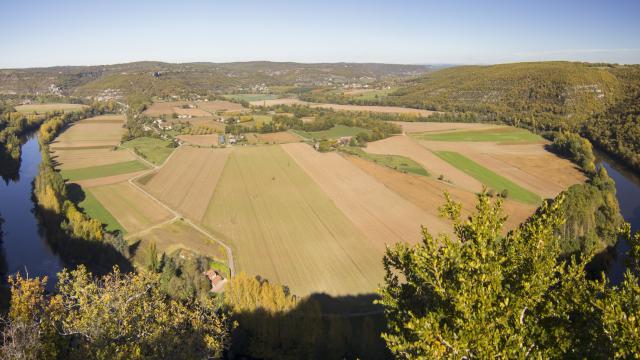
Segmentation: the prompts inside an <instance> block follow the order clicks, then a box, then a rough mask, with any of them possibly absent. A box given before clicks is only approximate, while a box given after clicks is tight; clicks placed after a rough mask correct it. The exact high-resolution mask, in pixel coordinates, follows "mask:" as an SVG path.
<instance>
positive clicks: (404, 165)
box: [341, 147, 429, 176]
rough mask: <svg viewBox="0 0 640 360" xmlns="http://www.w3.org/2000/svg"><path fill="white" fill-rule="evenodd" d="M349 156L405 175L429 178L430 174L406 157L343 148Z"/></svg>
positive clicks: (355, 148) (354, 148)
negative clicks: (410, 174)
mask: <svg viewBox="0 0 640 360" xmlns="http://www.w3.org/2000/svg"><path fill="white" fill-rule="evenodd" d="M341 150H342V151H344V152H345V153H347V154H351V155H355V156H358V157H360V158H363V159H365V160H368V161H373V162H374V163H376V164H379V165H382V166H386V167H388V168H391V169H394V170H398V171H401V172H403V173H412V174H416V175H421V176H429V172H428V171H427V170H425V168H423V167H422V165H420V164H418V163H417V162H415V161H413V160H412V159H409V158H408V157H406V156H401V155H383V154H369V153H367V152H365V151H363V150H362V149H360V148H357V147H345V148H341Z"/></svg>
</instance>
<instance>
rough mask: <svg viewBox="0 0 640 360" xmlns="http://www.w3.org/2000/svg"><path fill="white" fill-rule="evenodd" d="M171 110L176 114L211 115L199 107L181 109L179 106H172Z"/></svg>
mask: <svg viewBox="0 0 640 360" xmlns="http://www.w3.org/2000/svg"><path fill="white" fill-rule="evenodd" d="M173 112H174V113H176V114H178V115H187V116H194V117H202V116H211V113H209V112H207V111H204V110H201V109H183V108H179V107H175V108H173Z"/></svg>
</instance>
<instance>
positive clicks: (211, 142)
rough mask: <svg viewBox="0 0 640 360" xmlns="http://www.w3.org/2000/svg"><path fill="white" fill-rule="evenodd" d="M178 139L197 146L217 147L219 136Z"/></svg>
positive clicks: (179, 136) (180, 136) (180, 137)
mask: <svg viewBox="0 0 640 360" xmlns="http://www.w3.org/2000/svg"><path fill="white" fill-rule="evenodd" d="M177 138H178V139H180V140H182V141H184V142H186V143H188V144H192V145H197V146H217V145H218V134H209V135H178V136H177Z"/></svg>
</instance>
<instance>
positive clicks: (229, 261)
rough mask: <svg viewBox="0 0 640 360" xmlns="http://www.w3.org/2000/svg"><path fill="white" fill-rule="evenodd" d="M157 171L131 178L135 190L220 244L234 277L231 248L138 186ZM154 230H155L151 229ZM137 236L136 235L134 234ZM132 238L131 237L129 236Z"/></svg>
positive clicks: (173, 153) (174, 218)
mask: <svg viewBox="0 0 640 360" xmlns="http://www.w3.org/2000/svg"><path fill="white" fill-rule="evenodd" d="M179 148H180V147H178V148H177V149H176V150H175V151H174V152H172V153H171V155H169V157H167V159H166V160H165V161H164V163H163V164H162V165H161V166H155V168H156V169H158V168H162V167H163V166H164V165H165V164H167V163H168V162H169V161H170V160H171V158H172V157H173V156H174V155H175V153H176V152H177V150H178V149H179ZM134 155H135V156H136V157H137V158H139V159H142V157H141V156H138V155H137V154H135V153H134ZM154 170H155V169H153V168H152V169H151V170H149V171H147V172H145V173H143V174H140V175H139V176H137V177H134V178H131V179H129V183H130V184H131V185H133V186H134V187H135V188H137V189H138V190H140V191H141V192H142V193H144V194H145V195H146V196H148V197H149V198H151V199H153V200H154V201H155V202H157V203H158V204H160V205H161V206H162V207H164V208H165V209H167V210H168V211H170V212H171V213H172V214H173V216H174V217H173V219H172V220H176V219H180V218H182V219H184V222H185V223H187V224H189V225H191V226H192V227H193V228H194V229H196V230H198V231H199V232H200V233H202V234H204V235H205V236H207V237H208V238H210V239H211V240H213V241H214V242H216V243H217V244H220V245H221V246H222V247H223V248H224V249H225V251H226V253H227V266H229V273H230V274H231V276H234V275H235V273H236V270H235V263H234V259H233V252H232V251H231V248H230V247H229V246H228V245H227V244H225V243H223V242H222V241H220V240H218V238H216V237H215V236H213V235H212V234H211V233H210V232H208V231H207V230H205V229H203V228H202V227H200V226H198V225H196V224H195V223H193V221H191V220H189V219H187V218H185V217H184V216H183V215H182V214H180V213H179V212H177V211H176V210H174V209H172V208H170V207H169V206H167V205H166V204H165V203H163V202H162V201H161V200H160V199H158V198H156V197H155V196H153V195H152V194H150V193H149V192H147V191H146V190H145V189H143V188H142V187H141V186H140V185H138V184H137V183H136V181H135V180H136V179H139V178H140V177H143V176H145V175H148V174H149V173H151V172H153V171H154ZM159 226H160V225H157V226H156V227H159ZM150 230H153V229H150ZM134 235H135V234H134ZM129 237H131V236H129Z"/></svg>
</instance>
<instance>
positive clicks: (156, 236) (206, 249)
mask: <svg viewBox="0 0 640 360" xmlns="http://www.w3.org/2000/svg"><path fill="white" fill-rule="evenodd" d="M131 240H132V241H138V240H140V246H139V247H138V251H137V252H136V257H137V258H139V259H145V260H146V257H144V256H140V255H141V254H140V252H141V251H142V252H144V250H145V249H146V248H147V247H148V246H149V244H150V243H154V244H155V245H156V248H157V250H158V252H160V253H162V252H164V253H166V254H171V253H173V252H175V251H176V250H180V249H184V250H189V251H191V252H194V253H196V254H200V255H203V256H206V257H209V258H211V259H215V260H218V261H221V262H226V252H225V250H224V248H223V247H222V246H220V244H218V243H216V242H214V241H213V240H211V239H210V238H209V237H208V236H206V235H205V234H203V233H201V232H200V231H198V230H197V229H195V228H194V227H193V226H191V225H189V224H188V223H186V222H185V221H183V220H179V219H177V220H175V221H172V222H170V223H167V224H164V225H162V226H159V227H156V228H153V229H151V230H149V231H147V232H143V233H140V234H138V235H136V236H134V237H133V238H132V239H131ZM145 260H141V261H139V262H144V261H145Z"/></svg>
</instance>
